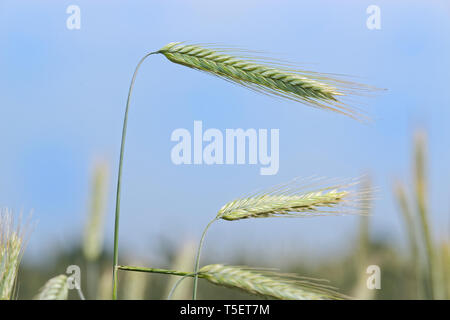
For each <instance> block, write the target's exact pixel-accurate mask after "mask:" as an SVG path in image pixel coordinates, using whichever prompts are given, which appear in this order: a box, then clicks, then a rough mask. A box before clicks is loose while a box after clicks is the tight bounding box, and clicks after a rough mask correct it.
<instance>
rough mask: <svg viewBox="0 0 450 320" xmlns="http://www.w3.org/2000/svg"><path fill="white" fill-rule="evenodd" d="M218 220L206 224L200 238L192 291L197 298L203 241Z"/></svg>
mask: <svg viewBox="0 0 450 320" xmlns="http://www.w3.org/2000/svg"><path fill="white" fill-rule="evenodd" d="M216 220H218V218H217V217H216V218H214V219H213V220H211V221H210V222H209V223H208V225H207V226H206V228H205V230H203V234H202V237H201V239H200V243H199V245H198V250H197V257H196V258H195V268H194V290H193V293H192V299H193V300H196V299H197V285H198V269H199V265H200V255H201V253H202V247H203V241H204V240H205V236H206V232H207V231H208V229H209V227H210V226H211V225H212V224H213V222H215V221H216Z"/></svg>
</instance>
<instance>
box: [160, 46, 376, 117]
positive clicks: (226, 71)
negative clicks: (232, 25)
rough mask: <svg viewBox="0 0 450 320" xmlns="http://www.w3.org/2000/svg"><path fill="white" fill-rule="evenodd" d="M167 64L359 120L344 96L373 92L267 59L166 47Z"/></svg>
mask: <svg viewBox="0 0 450 320" xmlns="http://www.w3.org/2000/svg"><path fill="white" fill-rule="evenodd" d="M158 53H161V54H163V55H164V56H166V58H167V59H169V60H170V61H172V62H174V63H177V64H181V65H184V66H186V67H189V68H192V69H196V70H200V71H205V72H207V73H210V74H212V75H215V76H218V77H220V78H223V79H225V80H228V81H231V82H234V83H237V84H239V85H242V86H244V87H247V88H249V89H252V90H256V91H258V92H262V93H266V94H269V95H275V96H279V97H283V98H287V99H291V100H294V101H299V102H302V103H304V104H306V105H309V106H313V107H318V108H321V109H326V110H331V111H335V112H338V113H341V114H344V115H347V116H350V117H352V118H355V119H358V120H362V119H363V118H364V115H363V114H362V113H360V112H358V111H357V110H356V109H352V108H351V107H350V106H348V105H346V103H344V102H343V101H342V98H343V97H344V96H347V95H350V94H358V92H363V91H369V90H374V89H375V88H371V87H369V86H364V85H361V84H357V83H353V82H349V81H343V80H341V79H338V78H337V77H333V76H331V75H325V74H320V73H316V72H310V71H303V70H295V69H287V68H283V67H281V66H279V65H276V64H275V63H272V64H271V63H270V60H269V59H265V60H262V59H257V58H247V57H239V56H236V55H228V54H226V53H224V51H223V50H220V49H210V48H206V47H202V46H198V45H185V44H182V43H180V42H173V43H169V44H168V45H166V46H164V47H163V48H162V49H160V50H159V51H158Z"/></svg>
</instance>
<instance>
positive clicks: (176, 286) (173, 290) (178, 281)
mask: <svg viewBox="0 0 450 320" xmlns="http://www.w3.org/2000/svg"><path fill="white" fill-rule="evenodd" d="M194 275H195V276H196V275H197V274H196V273H189V274H187V275H185V276H182V277H181V278H180V279H178V280H177V281H176V282H175V284H174V285H173V287H172V289H170V292H169V295H168V296H167V300H171V299H172V296H173V294H174V293H175V290H176V289H177V288H178V285H179V284H181V282H182V281H183V280H184V279H186V278H187V277H192V276H194Z"/></svg>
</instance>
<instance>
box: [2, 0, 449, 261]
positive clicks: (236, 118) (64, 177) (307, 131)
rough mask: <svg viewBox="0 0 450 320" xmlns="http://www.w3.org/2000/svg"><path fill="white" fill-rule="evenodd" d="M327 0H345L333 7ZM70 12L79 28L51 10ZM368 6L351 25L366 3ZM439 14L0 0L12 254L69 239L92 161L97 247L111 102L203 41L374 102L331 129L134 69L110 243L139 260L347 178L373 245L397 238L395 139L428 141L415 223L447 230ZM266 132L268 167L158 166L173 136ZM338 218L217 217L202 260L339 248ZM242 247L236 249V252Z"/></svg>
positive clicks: (407, 166)
mask: <svg viewBox="0 0 450 320" xmlns="http://www.w3.org/2000/svg"><path fill="white" fill-rule="evenodd" d="M344 3H345V5H344ZM71 4H76V5H79V6H80V8H81V29H80V30H68V29H67V28H66V19H67V17H68V14H66V8H67V7H68V6H69V5H71ZM371 4H377V5H379V6H380V8H381V30H368V29H367V27H366V19H367V17H368V15H367V14H366V8H367V7H368V6H369V5H371ZM449 15H450V5H449V4H448V2H446V1H345V2H344V1H342V2H338V1H261V0H257V1H230V0H229V1H75V0H74V1H35V0H34V1H12V0H11V1H9V0H2V1H1V2H0V44H1V45H0V48H1V49H0V93H1V94H0V97H1V100H0V101H1V103H0V121H1V132H2V134H1V137H0V150H1V153H2V154H1V157H0V206H7V207H9V208H12V209H14V210H15V211H16V212H19V211H21V210H23V211H24V213H27V212H29V211H30V210H32V209H33V210H34V220H37V221H38V223H37V225H36V227H35V229H34V232H33V234H32V236H31V238H30V242H29V247H28V249H29V252H30V255H32V256H36V257H43V256H45V255H46V254H48V253H49V251H52V248H56V247H65V246H70V245H71V244H72V243H73V241H75V240H76V239H77V238H79V235H80V233H81V232H82V228H83V224H84V220H85V217H86V209H87V205H88V204H87V201H88V199H89V187H90V174H91V171H92V167H93V163H94V160H95V159H96V158H99V157H100V158H106V159H107V160H108V161H109V163H110V166H111V179H110V198H109V202H108V221H107V222H108V224H107V231H106V232H107V243H106V244H107V245H108V246H110V247H111V246H112V230H113V210H114V197H113V195H114V187H115V180H116V170H117V160H118V156H119V142H120V134H121V125H122V119H123V112H124V105H125V100H126V94H127V90H128V85H129V81H130V78H131V75H132V72H133V70H134V67H135V65H136V63H137V61H138V60H139V59H140V57H141V56H143V55H144V54H145V53H147V52H149V51H153V50H155V49H159V48H160V47H162V46H163V45H165V44H167V43H168V42H172V41H191V42H195V43H211V42H218V43H221V44H228V45H237V46H239V47H243V48H248V49H252V50H262V51H265V52H269V53H270V55H271V56H273V57H280V58H283V59H288V60H290V61H294V62H297V63H299V64H303V65H306V67H307V68H308V69H313V70H315V71H322V72H332V73H343V74H349V75H355V76H358V77H360V78H359V79H360V80H361V81H363V82H366V83H369V84H372V85H375V86H378V87H382V88H387V89H388V91H387V92H385V93H382V94H379V95H377V96H375V97H373V98H370V99H368V100H364V101H365V108H366V109H367V110H368V111H369V113H370V114H372V115H373V117H374V118H375V120H376V121H375V122H374V123H373V124H371V125H362V124H360V123H358V122H356V121H352V120H350V119H347V118H345V117H343V116H339V115H336V114H332V113H327V112H323V111H320V110H316V109H312V108H308V107H304V106H302V105H300V104H296V103H293V102H288V101H280V100H278V99H273V98H269V97H266V96H263V95H258V94H255V93H253V92H251V91H248V90H245V89H243V88H240V87H237V86H234V85H232V84H229V83H227V82H224V81H221V80H220V79H217V78H214V77H211V76H208V75H205V74H202V73H199V72H196V71H194V70H190V69H187V68H184V67H181V66H178V65H174V64H172V63H170V62H168V61H167V60H166V59H165V58H164V57H162V56H155V57H152V58H151V59H149V60H147V62H146V63H145V64H144V65H143V67H142V69H141V72H140V74H139V76H138V80H137V84H136V87H135V95H134V97H133V100H132V109H131V112H130V118H129V131H128V144H127V153H126V162H125V168H124V186H123V194H122V196H123V198H122V199H123V200H122V224H121V245H122V248H128V249H134V250H136V251H137V252H143V253H144V254H145V255H147V256H148V257H151V258H153V257H155V258H156V257H157V256H158V254H159V251H158V246H159V244H160V242H161V238H164V239H168V240H166V241H173V242H175V243H177V242H178V243H179V242H182V241H183V240H184V239H185V238H186V237H194V238H197V237H199V235H200V232H201V229H202V228H203V226H204V225H205V224H206V223H207V222H208V221H209V220H210V219H211V217H213V216H214V215H215V214H216V212H217V210H218V209H219V208H220V207H221V206H222V205H223V204H224V203H225V202H227V201H229V200H231V199H233V198H235V197H237V196H240V195H242V194H245V193H247V192H249V191H253V190H255V189H257V188H259V187H263V186H267V187H269V186H271V185H274V184H278V183H281V182H284V181H287V180H290V179H291V178H292V177H296V176H311V175H320V176H328V177H353V176H358V175H360V174H361V173H362V172H366V171H368V172H370V173H371V175H372V177H373V181H374V184H375V185H376V186H378V187H379V189H380V191H379V193H378V195H377V198H378V199H377V201H376V202H375V203H374V210H373V219H372V227H373V228H372V231H373V234H374V235H380V236H383V237H391V238H392V241H396V242H398V243H401V242H400V241H403V236H404V233H403V227H402V224H401V220H400V215H399V213H398V211H397V209H396V206H395V202H394V199H393V196H392V192H391V190H392V181H393V179H394V178H395V177H399V178H401V179H403V180H405V181H411V176H410V173H411V146H412V135H413V132H414V130H415V129H416V128H418V127H422V128H424V129H425V130H426V131H427V134H428V139H429V164H428V165H429V174H430V175H429V176H430V188H431V189H430V198H431V201H432V209H433V210H432V219H433V227H434V229H435V230H436V233H437V235H440V236H445V235H448V225H449V223H448V221H449V220H448V216H449V210H450V201H449V191H448V190H449V186H450V182H449V181H450V173H449V167H450V166H449V163H450V161H449V160H450V158H449V157H450V153H449V148H448V145H449V143H448V141H449V138H450V126H448V119H450V94H449V90H448V85H449V70H450V63H449V59H448V57H449V56H450V41H449V37H448V34H449V31H450V19H449ZM194 120H202V121H203V125H204V127H205V128H218V129H220V130H225V129H226V128H244V129H247V128H267V129H271V128H279V129H280V170H279V173H278V174H277V175H275V176H260V175H259V166H250V165H246V166H210V167H208V166H206V165H204V166H175V165H174V164H172V162H171V160H170V150H171V148H172V147H173V145H174V143H173V142H171V141H170V135H171V133H172V131H173V130H174V129H176V128H188V129H189V130H192V126H193V121H194ZM357 222H358V220H357V218H355V217H349V216H347V217H332V218H317V219H272V220H270V219H261V220H257V221H242V222H236V223H226V222H221V223H218V224H217V225H215V226H214V227H213V228H212V229H211V232H210V234H209V238H208V245H207V250H208V251H209V253H210V254H211V255H214V256H215V257H217V259H221V257H223V256H224V255H226V254H228V253H232V252H233V248H235V247H236V246H243V245H242V243H245V245H244V247H245V248H246V249H247V250H253V249H256V250H259V249H261V248H264V249H268V250H269V251H270V250H273V251H274V252H277V253H278V254H282V255H283V254H285V255H289V254H290V253H291V252H292V251H293V250H300V251H303V252H307V253H308V254H315V253H330V252H334V251H335V250H338V249H345V248H347V247H348V246H350V245H351V243H352V242H353V233H354V231H355V228H356V226H357ZM243 240H245V242H244V241H243Z"/></svg>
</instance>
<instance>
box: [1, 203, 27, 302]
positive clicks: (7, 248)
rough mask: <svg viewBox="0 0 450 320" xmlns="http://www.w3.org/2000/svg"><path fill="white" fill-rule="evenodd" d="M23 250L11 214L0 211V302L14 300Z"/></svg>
mask: <svg viewBox="0 0 450 320" xmlns="http://www.w3.org/2000/svg"><path fill="white" fill-rule="evenodd" d="M23 248H24V237H23V232H22V231H21V230H20V228H19V226H17V227H15V224H14V219H13V216H12V213H11V212H10V211H8V210H0V300H11V299H13V298H14V289H15V284H16V280H17V274H18V271H19V264H20V260H21V258H22V254H23Z"/></svg>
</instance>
